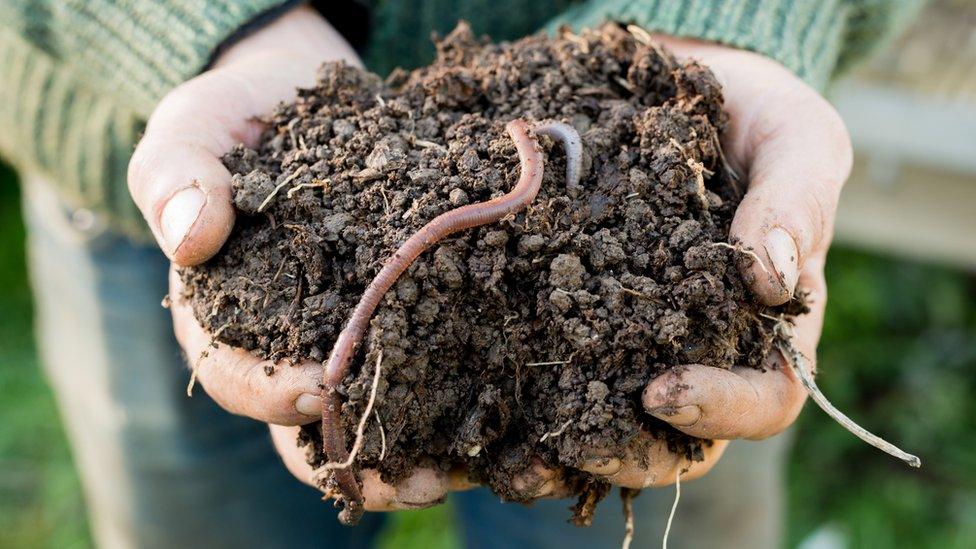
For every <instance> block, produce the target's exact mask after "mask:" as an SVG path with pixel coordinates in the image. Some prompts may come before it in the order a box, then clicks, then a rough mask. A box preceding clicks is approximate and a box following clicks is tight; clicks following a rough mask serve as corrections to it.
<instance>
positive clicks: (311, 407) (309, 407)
mask: <svg viewBox="0 0 976 549" xmlns="http://www.w3.org/2000/svg"><path fill="white" fill-rule="evenodd" d="M295 409H296V410H298V413H299V414H302V415H304V416H320V415H322V399H321V398H319V396H318V395H313V394H311V393H302V394H300V395H298V398H297V399H295Z"/></svg>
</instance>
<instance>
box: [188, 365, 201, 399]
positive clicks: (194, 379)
mask: <svg viewBox="0 0 976 549" xmlns="http://www.w3.org/2000/svg"><path fill="white" fill-rule="evenodd" d="M197 366H198V367H199V364H197ZM196 385H197V369H196V368H194V369H193V371H192V372H190V381H189V382H187V384H186V396H188V397H192V396H193V388H194V387H196Z"/></svg>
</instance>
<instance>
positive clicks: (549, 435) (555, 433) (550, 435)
mask: <svg viewBox="0 0 976 549" xmlns="http://www.w3.org/2000/svg"><path fill="white" fill-rule="evenodd" d="M572 422H573V420H571V419H567V420H566V423H563V424H562V426H561V427H559V429H557V430H555V431H549V432H548V433H546V434H544V435H542V438H540V439H539V442H545V441H546V440H547V439H550V438H553V437H558V436H559V435H561V434H563V433H565V432H566V429H567V428H568V427H569V424H570V423H572Z"/></svg>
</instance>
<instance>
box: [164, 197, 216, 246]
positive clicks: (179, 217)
mask: <svg viewBox="0 0 976 549" xmlns="http://www.w3.org/2000/svg"><path fill="white" fill-rule="evenodd" d="M206 202H207V196H206V195H205V194H204V193H203V191H202V190H200V189H199V188H197V187H187V188H185V189H183V190H181V191H179V192H177V193H176V194H174V195H173V196H172V197H170V199H169V202H167V203H166V205H165V206H164V207H163V213H162V215H160V216H159V225H160V230H161V231H162V233H163V242H164V243H165V244H166V248H167V250H168V251H169V253H171V254H173V253H176V250H177V249H178V248H179V247H180V244H183V241H184V240H186V235H187V233H188V232H189V231H190V227H192V226H193V224H194V223H196V220H197V218H198V217H200V211H201V210H203V205H204V204H205V203H206Z"/></svg>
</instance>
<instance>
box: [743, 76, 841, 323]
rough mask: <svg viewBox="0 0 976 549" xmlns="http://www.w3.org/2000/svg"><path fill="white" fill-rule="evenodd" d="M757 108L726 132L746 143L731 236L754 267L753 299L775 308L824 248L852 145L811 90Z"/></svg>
mask: <svg viewBox="0 0 976 549" xmlns="http://www.w3.org/2000/svg"><path fill="white" fill-rule="evenodd" d="M754 100H755V99H754ZM759 104H761V105H763V106H762V107H761V108H759V109H758V110H757V111H755V113H754V114H753V115H752V118H751V120H747V121H746V123H745V124H740V125H739V128H737V130H733V131H734V133H739V136H737V137H739V138H741V139H742V140H743V141H744V144H745V146H744V147H743V149H744V161H745V162H744V164H745V165H746V166H748V171H749V178H748V179H749V181H750V183H749V189H748V191H747V192H746V195H745V197H744V198H743V200H742V202H741V203H740V204H739V207H738V209H737V211H736V214H735V217H734V218H733V221H732V226H731V229H730V234H731V240H732V241H733V242H734V243H735V244H737V245H740V246H742V247H743V248H745V249H747V250H751V251H753V252H755V257H757V258H758V259H759V260H760V261H753V262H751V264H748V265H747V266H744V268H743V271H744V273H743V274H744V275H745V278H746V280H747V281H748V282H749V284H750V286H751V288H752V290H753V292H754V293H755V294H756V295H757V296H758V297H759V298H760V300H761V301H762V302H763V303H765V304H767V305H778V304H781V303H785V302H786V301H788V300H789V299H790V298H791V297H792V296H793V292H794V290H795V289H796V284H797V280H798V279H799V276H800V271H801V270H802V268H803V265H804V261H805V260H806V259H807V258H809V257H811V256H812V255H813V254H814V252H817V251H823V250H825V249H826V248H827V246H828V245H829V243H830V239H831V238H832V236H833V224H834V216H835V211H836V209H837V201H838V198H839V196H840V189H841V187H842V186H843V183H844V181H845V180H846V179H847V176H848V175H849V173H850V169H851V145H850V139H849V137H848V135H847V131H846V129H845V128H844V124H843V122H842V121H841V119H840V117H839V115H838V114H837V113H836V111H834V109H833V107H831V106H830V104H829V103H827V101H826V100H824V99H823V98H821V97H820V96H819V95H818V94H817V93H816V92H814V91H813V90H812V89H809V88H805V87H804V88H799V89H797V90H795V91H794V92H793V93H784V94H776V95H775V96H773V97H766V98H761V99H759ZM735 137H736V136H734V137H733V138H735ZM750 255H751V254H750Z"/></svg>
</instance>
